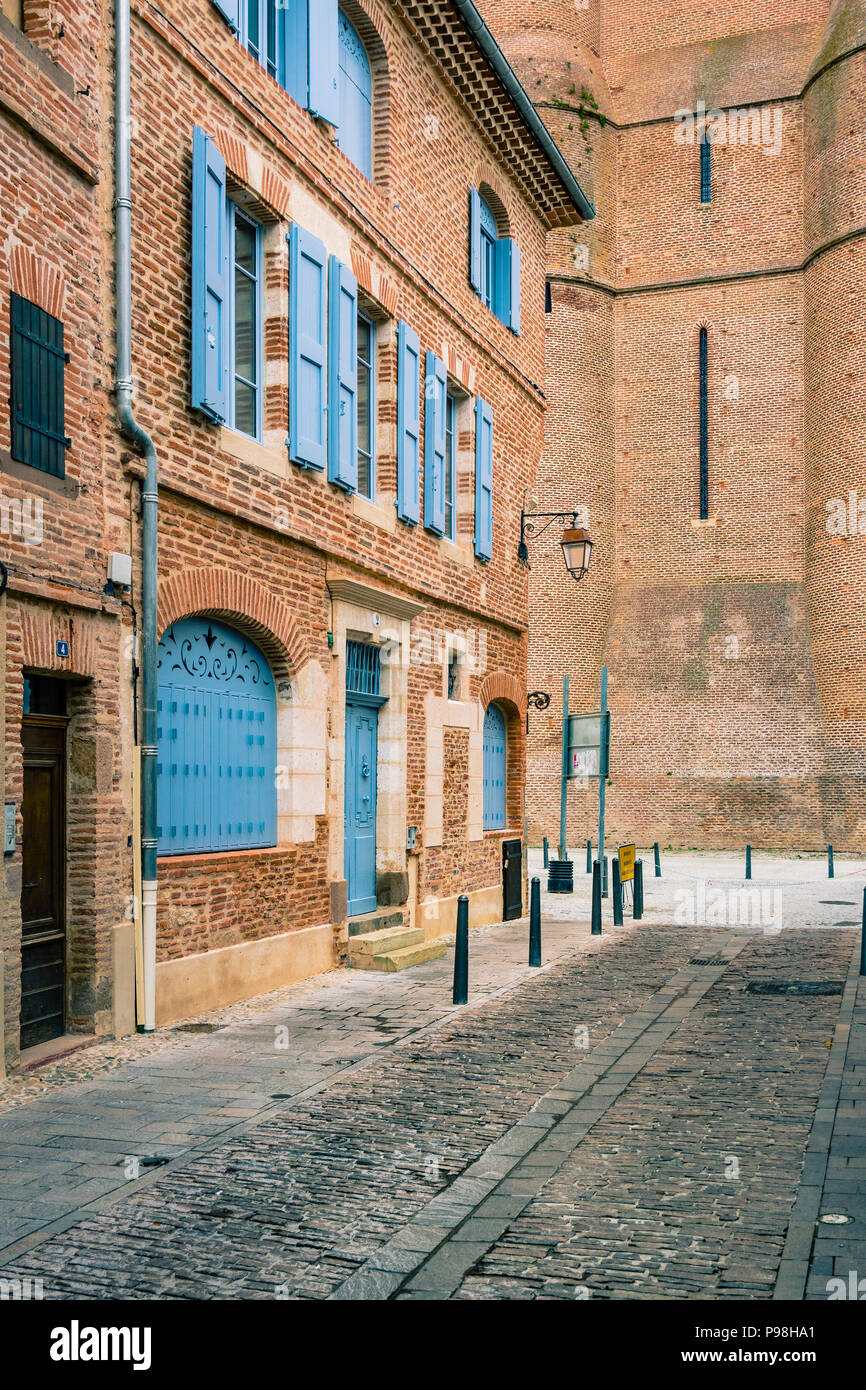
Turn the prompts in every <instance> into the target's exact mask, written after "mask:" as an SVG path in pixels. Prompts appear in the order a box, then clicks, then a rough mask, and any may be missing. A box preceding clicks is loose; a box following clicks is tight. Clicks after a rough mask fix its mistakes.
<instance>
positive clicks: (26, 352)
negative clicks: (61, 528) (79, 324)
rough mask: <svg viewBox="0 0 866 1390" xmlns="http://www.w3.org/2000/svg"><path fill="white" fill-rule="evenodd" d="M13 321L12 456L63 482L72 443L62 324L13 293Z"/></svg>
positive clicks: (11, 320) (37, 306)
mask: <svg viewBox="0 0 866 1390" xmlns="http://www.w3.org/2000/svg"><path fill="white" fill-rule="evenodd" d="M9 321H10V329H11V335H10V357H11V360H10V385H11V392H10V406H11V420H10V425H11V432H12V441H11V442H12V457H13V458H14V459H17V460H18V461H19V463H27V464H29V465H30V467H31V468H40V469H42V471H43V472H44V473H52V474H53V475H54V476H55V477H56V478H63V477H64V476H65V474H66V450H67V449H68V448H69V446H70V444H71V443H72V440H71V439H68V438H67V437H66V424H65V414H66V409H65V403H64V380H63V377H64V369H65V367H66V363H67V362H68V361H69V354H68V352H65V351H64V348H63V324H62V323H61V321H60V319H56V318H54V317H53V315H51V314H48V313H46V311H45V310H44V309H40V308H39V305H38V304H31V303H30V301H29V299H22V298H21V296H20V295H17V294H14V293H13V294H11V295H10V296H9Z"/></svg>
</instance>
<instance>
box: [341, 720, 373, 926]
mask: <svg viewBox="0 0 866 1390" xmlns="http://www.w3.org/2000/svg"><path fill="white" fill-rule="evenodd" d="M378 734H379V711H378V710H377V709H371V708H369V707H368V706H366V705H353V704H350V703H347V704H346V880H347V883H348V893H349V911H350V912H372V911H373V908H374V907H375V906H376V754H377V745H378Z"/></svg>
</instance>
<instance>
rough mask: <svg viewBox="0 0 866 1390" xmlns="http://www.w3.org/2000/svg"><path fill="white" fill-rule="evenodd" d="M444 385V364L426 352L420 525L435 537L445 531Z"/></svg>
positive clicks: (445, 393)
mask: <svg viewBox="0 0 866 1390" xmlns="http://www.w3.org/2000/svg"><path fill="white" fill-rule="evenodd" d="M447 385H448V379H447V374H446V371H445V363H444V362H443V361H442V360H441V359H440V358H438V357H437V356H436V354H435V352H428V353H427V372H426V376H425V381H424V525H425V526H426V528H427V530H428V531H435V533H436V535H437V536H441V535H442V534H443V533H444V531H445V468H446V458H445V421H446V410H447V399H446V397H447Z"/></svg>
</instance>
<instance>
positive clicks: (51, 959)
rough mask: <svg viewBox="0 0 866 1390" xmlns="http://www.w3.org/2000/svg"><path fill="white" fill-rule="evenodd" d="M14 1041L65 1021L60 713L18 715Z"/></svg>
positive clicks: (28, 1039)
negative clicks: (17, 1010) (17, 1023)
mask: <svg viewBox="0 0 866 1390" xmlns="http://www.w3.org/2000/svg"><path fill="white" fill-rule="evenodd" d="M21 741H22V744H23V748H24V796H23V801H22V805H21V810H22V817H23V821H24V827H23V844H22V859H23V865H22V879H21V928H22V936H21V1048H22V1050H23V1049H24V1048H26V1047H35V1046H36V1044H37V1043H41V1042H46V1041H47V1040H48V1039H49V1038H56V1037H59V1036H60V1035H61V1034H62V1033H63V1031H64V1028H65V1017H64V1013H65V993H66V990H65V955H66V952H65V945H66V913H65V903H66V873H65V861H66V719H65V718H62V717H61V716H59V715H48V714H25V715H24V718H23V720H22V726H21Z"/></svg>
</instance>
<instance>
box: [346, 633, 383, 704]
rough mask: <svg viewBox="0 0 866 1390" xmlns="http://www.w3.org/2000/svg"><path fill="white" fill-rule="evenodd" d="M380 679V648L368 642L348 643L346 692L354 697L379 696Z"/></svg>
mask: <svg viewBox="0 0 866 1390" xmlns="http://www.w3.org/2000/svg"><path fill="white" fill-rule="evenodd" d="M380 677H381V665H380V661H379V648H378V647H373V646H370V645H369V643H367V642H347V643H346V690H347V691H348V692H349V693H350V694H352V695H378V694H379V693H380V691H379V683H380Z"/></svg>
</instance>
